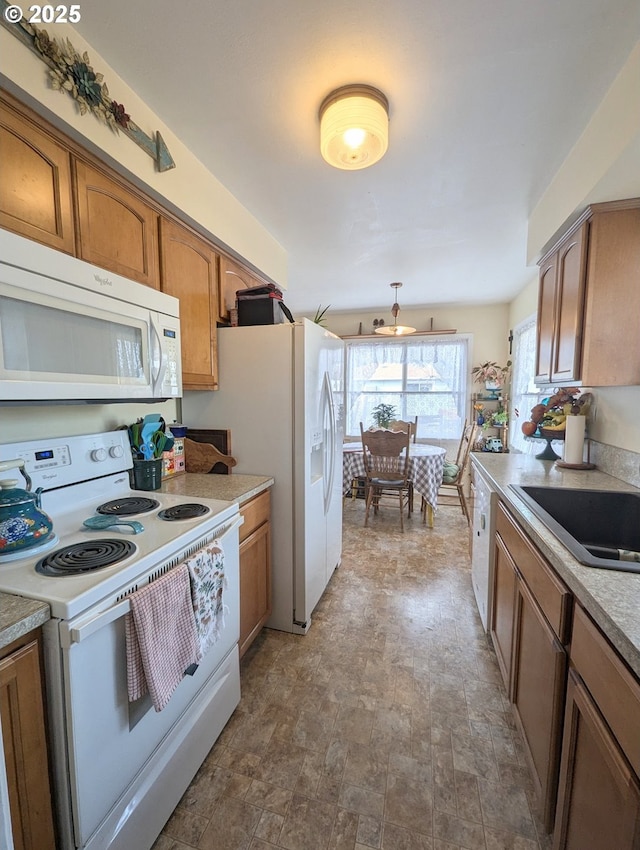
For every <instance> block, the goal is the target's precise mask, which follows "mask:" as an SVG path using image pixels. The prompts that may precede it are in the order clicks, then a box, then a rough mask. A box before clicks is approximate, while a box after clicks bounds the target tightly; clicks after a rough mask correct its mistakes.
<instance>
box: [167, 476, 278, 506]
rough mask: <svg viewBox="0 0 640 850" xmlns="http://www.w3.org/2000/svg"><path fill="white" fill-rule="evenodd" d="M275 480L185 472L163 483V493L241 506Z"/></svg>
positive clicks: (265, 477)
mask: <svg viewBox="0 0 640 850" xmlns="http://www.w3.org/2000/svg"><path fill="white" fill-rule="evenodd" d="M273 483H274V480H273V478H270V477H269V476H267V475H241V474H236V473H232V474H231V475H211V474H200V473H197V472H185V473H184V474H182V475H176V476H175V477H174V478H167V479H165V480H164V481H163V482H162V487H161V488H160V492H161V493H172V494H173V495H174V496H188V497H189V498H197V497H198V496H201V497H202V498H203V499H222V500H223V501H225V502H237V503H238V504H239V505H241V504H242V503H243V502H247V501H248V500H249V499H252V498H253V497H254V496H257V495H258V494H259V493H262V492H263V491H264V490H267V489H268V488H269V487H271V486H273Z"/></svg>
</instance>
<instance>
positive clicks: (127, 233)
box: [75, 160, 160, 289]
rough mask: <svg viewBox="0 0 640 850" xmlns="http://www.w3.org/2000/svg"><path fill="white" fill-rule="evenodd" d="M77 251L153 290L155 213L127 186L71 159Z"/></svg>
mask: <svg viewBox="0 0 640 850" xmlns="http://www.w3.org/2000/svg"><path fill="white" fill-rule="evenodd" d="M75 179H76V204H77V218H78V239H79V244H78V256H79V257H81V258H82V259H83V260H86V261H87V262H88V263H94V264H95V265H96V266H100V268H103V269H109V270H110V271H112V272H116V274H121V275H123V276H124V277H129V278H131V279H132V280H137V281H138V282H139V283H144V284H146V285H147V286H152V287H153V288H154V289H159V288H160V282H159V277H158V236H157V229H158V216H157V214H156V212H155V210H153V209H151V207H149V206H148V205H147V204H145V202H144V201H143V200H142V199H141V198H139V197H138V196H137V195H136V194H135V193H134V191H133V190H132V189H128V188H125V187H124V186H122V185H120V183H117V182H116V181H115V180H111V179H110V178H109V177H106V176H105V175H104V174H102V172H101V171H98V170H97V169H95V168H92V167H91V166H90V165H88V164H87V163H85V162H82V161H80V160H76V162H75Z"/></svg>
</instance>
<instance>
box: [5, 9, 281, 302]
mask: <svg viewBox="0 0 640 850" xmlns="http://www.w3.org/2000/svg"><path fill="white" fill-rule="evenodd" d="M47 31H48V33H49V35H50V37H52V38H59V39H63V38H69V39H70V40H71V42H72V43H73V45H74V47H75V48H76V49H77V50H78V51H79V52H80V53H82V52H83V51H85V50H86V51H87V52H88V53H89V58H90V59H91V65H92V67H93V69H94V70H95V71H96V72H100V73H102V74H104V78H105V82H106V83H107V85H108V87H109V91H110V93H111V94H112V96H113V97H114V98H115V99H116V100H117V101H118V102H119V103H124V104H126V107H127V110H128V112H129V114H130V115H131V118H132V120H133V121H135V123H136V124H137V125H138V126H139V127H140V128H141V129H142V130H143V131H144V132H145V133H147V134H149V135H150V134H152V133H154V132H156V131H157V130H159V131H160V133H161V135H162V138H163V139H164V141H165V143H166V145H167V147H168V149H169V152H170V153H171V156H172V157H173V159H174V160H175V162H176V167H175V168H174V169H172V170H171V171H165V172H163V173H160V172H158V171H156V170H155V165H154V161H153V160H152V159H151V157H150V156H148V154H146V153H145V152H144V151H143V150H141V149H140V148H139V147H138V145H136V144H135V143H134V142H132V141H131V139H129V138H127V137H126V136H125V135H124V134H123V133H118V134H116V133H114V132H113V131H112V130H111V129H109V128H108V127H107V126H105V125H104V124H102V123H101V122H100V121H98V119H97V118H96V117H95V116H94V115H90V114H87V115H84V116H81V115H80V113H79V112H78V109H77V106H76V104H75V101H74V100H73V98H71V97H70V96H69V95H68V94H66V93H64V94H61V93H60V92H57V91H54V90H53V89H51V88H50V87H49V85H48V83H47V66H46V65H45V64H44V62H42V61H41V60H40V58H39V57H38V56H36V55H35V54H34V53H33V52H32V51H31V50H29V49H28V48H27V47H26V46H25V45H24V44H22V43H21V42H20V41H18V39H17V38H16V37H15V36H13V35H12V34H11V33H9V32H7V30H5V29H4V28H3V27H0V56H2V72H3V76H4V77H5V80H4V81H3V82H4V85H5V86H6V87H7V88H8V89H9V90H10V91H12V90H13V87H16V86H17V87H18V89H19V91H18V92H16V94H17V96H18V97H20V96H22V98H23V99H24V94H23V93H26V94H27V95H28V96H30V97H31V98H33V99H34V100H35V101H36V102H37V103H38V104H41V105H42V106H43V107H45V109H47V110H50V111H51V112H52V113H53V115H54V116H56V118H57V120H56V121H54V123H56V124H57V125H58V126H59V127H60V129H62V130H64V131H67V132H69V128H71V135H73V136H74V137H77V135H78V134H79V135H80V136H81V137H82V139H81V140H80V141H81V142H82V141H84V140H87V141H88V142H90V143H91V144H93V145H95V146H97V147H98V148H99V149H100V151H103V152H104V153H106V154H107V155H108V156H109V157H111V158H112V159H113V160H115V162H116V163H119V164H120V165H121V166H122V167H123V168H124V169H126V170H127V171H129V172H131V173H132V174H133V175H135V176H136V177H137V178H139V180H141V181H142V182H143V183H144V184H145V185H146V186H148V187H150V188H151V189H152V190H153V191H154V192H155V193H157V194H159V195H160V196H161V197H162V198H166V199H167V200H168V201H169V202H170V204H172V205H174V206H176V207H177V208H178V209H179V210H182V211H183V212H184V213H186V215H187V216H189V217H190V218H192V219H194V221H195V222H197V223H198V224H200V225H201V226H202V228H203V229H204V230H205V231H207V232H208V233H209V234H211V235H212V236H214V237H215V238H216V239H217V240H220V241H221V242H223V243H224V244H225V245H227V246H229V247H230V248H231V249H232V250H233V251H235V252H237V253H238V254H240V255H241V256H242V257H244V258H245V259H247V260H248V261H249V262H250V263H252V264H253V265H254V266H256V267H257V268H258V269H260V270H261V271H263V272H264V273H265V274H266V275H268V276H269V277H271V278H272V279H273V280H275V281H276V282H277V283H278V284H279V285H280V286H282V287H283V288H286V286H287V256H286V252H285V250H284V248H283V247H282V246H281V245H280V244H279V243H278V242H276V240H275V239H274V238H273V237H272V236H271V235H270V234H269V233H268V232H267V231H266V230H265V228H264V227H263V226H262V225H261V224H260V222H259V221H257V219H255V218H254V217H253V216H252V215H251V214H250V213H249V212H248V211H247V210H246V209H245V208H244V207H243V206H241V204H240V203H239V202H238V201H237V200H236V199H235V198H234V197H233V195H232V194H231V193H230V192H229V191H228V190H227V189H226V188H225V187H224V186H223V185H222V183H220V181H219V180H218V179H217V178H216V177H214V175H213V174H211V173H210V172H209V171H207V169H206V168H205V167H204V166H203V165H202V163H201V162H200V161H199V160H198V159H196V157H195V156H194V155H193V154H192V153H191V152H190V151H189V150H188V149H187V148H186V147H185V146H184V144H182V142H181V141H180V139H179V138H178V136H176V135H175V133H173V132H172V131H171V130H170V129H169V127H167V126H166V125H165V124H163V122H162V121H161V120H160V119H159V118H158V116H157V115H155V114H154V113H153V112H152V111H151V110H150V109H149V108H148V107H147V106H146V104H145V103H144V101H142V100H141V99H140V98H139V97H138V95H137V94H136V93H135V91H134V90H133V89H131V88H130V87H129V86H128V85H127V84H126V83H125V82H124V81H123V80H122V79H121V78H120V77H119V76H118V75H117V73H116V72H115V71H114V70H113V68H111V67H110V66H109V64H108V63H107V62H106V61H105V60H104V59H103V58H102V57H101V56H100V55H99V54H98V53H97V52H96V51H95V50H94V49H93V48H92V47H91V45H90V44H88V43H87V42H86V41H85V40H84V39H83V38H82V37H81V36H80V34H79V33H78V32H76V31H75V30H74V29H73V27H72V26H71V25H70V24H57V25H56V24H51V25H48V26H47ZM7 81H8V82H7ZM11 84H13V86H12V85H11Z"/></svg>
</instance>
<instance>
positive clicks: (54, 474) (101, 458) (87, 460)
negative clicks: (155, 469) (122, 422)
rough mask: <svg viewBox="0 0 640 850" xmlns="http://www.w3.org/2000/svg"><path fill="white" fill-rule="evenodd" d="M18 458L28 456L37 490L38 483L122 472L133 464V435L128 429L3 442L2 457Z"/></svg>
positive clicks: (58, 484)
mask: <svg viewBox="0 0 640 850" xmlns="http://www.w3.org/2000/svg"><path fill="white" fill-rule="evenodd" d="M14 458H15V459H18V458H21V459H22V460H24V468H25V470H26V472H27V473H28V474H29V476H30V477H31V480H32V488H33V489H34V490H35V489H36V488H37V487H42V488H43V489H44V490H50V489H52V488H53V487H62V486H64V485H65V484H71V483H76V482H78V481H82V480H87V479H90V478H95V477H96V476H102V475H110V474H111V473H114V472H122V471H124V470H126V469H129V468H130V467H131V466H132V465H133V462H132V455H131V447H130V446H129V438H128V436H127V432H126V431H124V430H121V431H108V432H106V433H103V434H87V435H82V436H77V437H57V438H56V437H54V438H52V439H46V438H45V439H42V440H30V441H28V442H24V443H6V444H4V445H1V446H0V461H6V460H12V459H14Z"/></svg>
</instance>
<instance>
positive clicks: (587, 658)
mask: <svg viewBox="0 0 640 850" xmlns="http://www.w3.org/2000/svg"><path fill="white" fill-rule="evenodd" d="M569 655H570V658H571V662H572V664H573V666H574V667H575V668H576V670H577V671H578V673H579V674H580V676H581V678H582V680H583V682H584V683H585V685H586V686H587V689H588V690H589V692H590V693H591V696H592V697H593V699H594V701H595V702H596V704H597V705H598V708H599V709H600V711H601V712H602V715H603V717H604V719H605V720H606V721H607V723H608V724H609V727H610V729H611V731H612V732H613V734H614V736H615V737H616V739H617V740H618V742H619V744H620V746H621V748H622V751H623V752H624V754H625V756H626V757H627V759H628V760H629V762H630V764H631V766H632V767H633V769H634V770H635V772H636V774H638V776H640V683H638V682H637V680H636V679H635V678H634V676H633V675H632V674H631V673H630V672H629V671H628V670H627V668H626V667H625V666H624V664H623V663H622V661H620V659H619V658H618V656H617V655H616V653H615V651H614V650H613V649H612V648H611V646H610V645H609V643H608V642H607V640H606V639H605V638H604V637H603V635H602V634H601V633H600V631H599V630H598V628H597V627H596V626H595V625H594V624H593V623H592V622H591V620H590V619H589V618H588V616H587V615H586V614H585V612H584V611H583V610H582V608H580V607H579V606H578V605H576V608H575V612H574V618H573V633H572V636H571V650H570V653H569Z"/></svg>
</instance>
